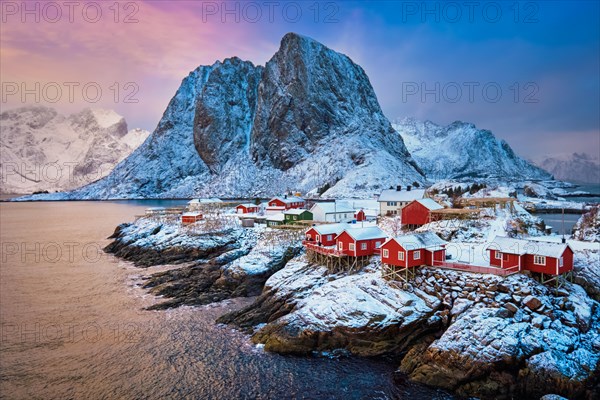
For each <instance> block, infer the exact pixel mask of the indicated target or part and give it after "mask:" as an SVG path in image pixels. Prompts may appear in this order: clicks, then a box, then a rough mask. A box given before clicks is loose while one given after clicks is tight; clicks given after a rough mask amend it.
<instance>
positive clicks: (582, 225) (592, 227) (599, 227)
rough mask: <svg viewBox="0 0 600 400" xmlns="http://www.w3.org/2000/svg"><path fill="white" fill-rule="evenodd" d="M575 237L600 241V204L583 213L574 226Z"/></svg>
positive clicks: (589, 240)
mask: <svg viewBox="0 0 600 400" xmlns="http://www.w3.org/2000/svg"><path fill="white" fill-rule="evenodd" d="M573 238H574V239H576V240H585V241H588V242H600V206H595V207H592V209H591V210H590V211H588V212H587V213H585V214H583V215H582V216H581V217H580V218H579V220H578V221H577V223H575V226H574V227H573Z"/></svg>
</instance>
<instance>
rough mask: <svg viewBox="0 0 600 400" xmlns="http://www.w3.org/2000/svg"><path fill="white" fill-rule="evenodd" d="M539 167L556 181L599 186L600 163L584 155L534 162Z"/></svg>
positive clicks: (596, 159) (578, 154) (574, 154)
mask: <svg viewBox="0 0 600 400" xmlns="http://www.w3.org/2000/svg"><path fill="white" fill-rule="evenodd" d="M534 163H535V164H536V165H538V166H539V167H541V168H543V169H545V170H546V171H548V172H550V173H551V174H552V175H554V177H555V178H556V179H561V180H566V181H571V182H580V183H596V184H600V161H599V160H598V158H597V157H596V158H594V157H592V156H590V155H589V154H585V153H573V154H571V155H569V156H555V157H547V158H543V159H540V160H534Z"/></svg>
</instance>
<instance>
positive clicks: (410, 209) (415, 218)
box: [402, 201, 429, 225]
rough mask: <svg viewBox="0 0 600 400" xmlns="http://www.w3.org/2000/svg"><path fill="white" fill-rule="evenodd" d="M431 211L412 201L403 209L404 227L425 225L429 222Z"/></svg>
mask: <svg viewBox="0 0 600 400" xmlns="http://www.w3.org/2000/svg"><path fill="white" fill-rule="evenodd" d="M428 218H429V209H428V208H427V207H425V206H424V205H422V204H421V203H419V202H418V201H412V202H410V203H408V204H407V205H406V206H405V207H404V208H403V209H402V225H425V224H426V223H427V222H428Z"/></svg>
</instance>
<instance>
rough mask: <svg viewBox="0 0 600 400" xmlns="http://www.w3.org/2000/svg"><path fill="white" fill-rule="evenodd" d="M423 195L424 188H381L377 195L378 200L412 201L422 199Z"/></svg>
mask: <svg viewBox="0 0 600 400" xmlns="http://www.w3.org/2000/svg"><path fill="white" fill-rule="evenodd" d="M423 196H425V189H412V190H394V189H387V190H382V191H381V194H380V195H379V199H378V201H379V202H382V201H413V200H418V199H422V198H423Z"/></svg>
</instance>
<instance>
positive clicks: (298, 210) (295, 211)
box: [283, 208, 308, 215]
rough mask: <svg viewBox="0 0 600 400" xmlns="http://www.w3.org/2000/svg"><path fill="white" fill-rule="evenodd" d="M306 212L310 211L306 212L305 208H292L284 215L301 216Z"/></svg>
mask: <svg viewBox="0 0 600 400" xmlns="http://www.w3.org/2000/svg"><path fill="white" fill-rule="evenodd" d="M304 211H308V210H305V209H303V208H292V209H291V210H285V211H284V212H283V213H284V214H291V215H300V214H302V213H303V212H304Z"/></svg>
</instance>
